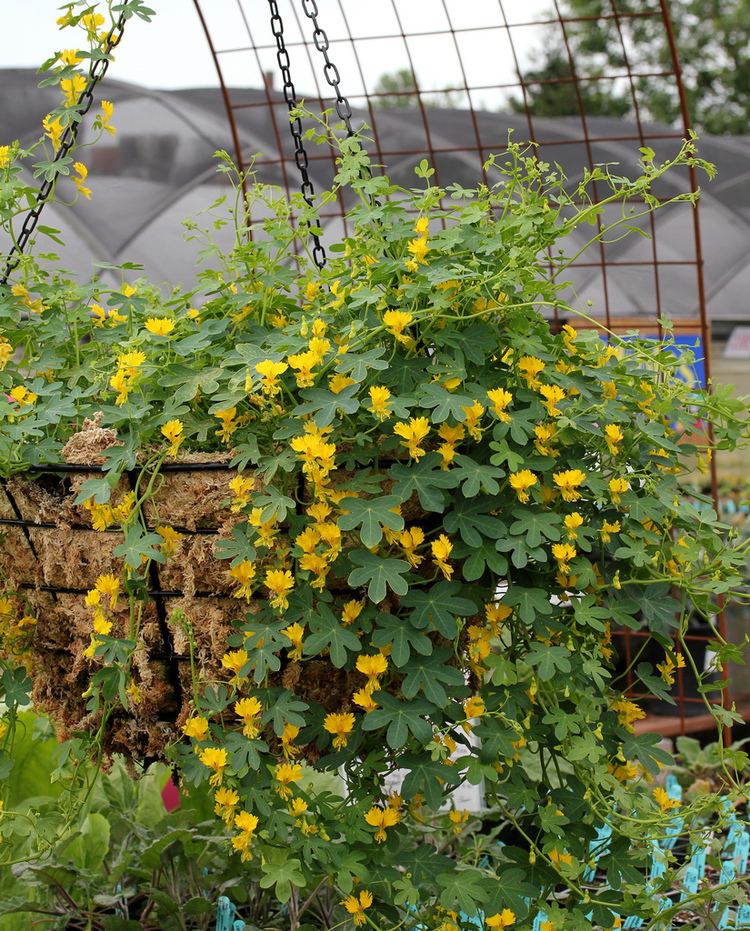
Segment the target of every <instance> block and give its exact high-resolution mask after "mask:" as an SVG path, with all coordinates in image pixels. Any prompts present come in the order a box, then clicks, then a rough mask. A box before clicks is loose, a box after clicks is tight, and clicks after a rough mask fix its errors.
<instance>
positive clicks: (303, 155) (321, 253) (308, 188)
mask: <svg viewBox="0 0 750 931" xmlns="http://www.w3.org/2000/svg"><path fill="white" fill-rule="evenodd" d="M268 6H269V8H270V10H271V32H272V33H273V35H274V38H275V39H276V49H277V51H276V60H277V61H278V63H279V68H280V70H281V77H282V79H283V81H284V100H285V101H286V105H287V109H288V110H289V131H290V132H291V134H292V140H293V141H294V161H295V163H296V165H297V168H298V169H299V173H300V176H301V178H302V185H301V191H302V197H303V199H304V201H305V203H306V204H307V206H308V207H314V206H315V205H314V202H313V198H314V196H315V189H314V188H313V184H312V181H311V180H310V175H309V173H308V168H309V165H310V163H309V161H308V158H307V152H306V151H305V147H304V145H303V144H302V121H301V119H300V118H299V116H297V115H295V112H294V111H295V110H296V108H297V94H296V92H295V90H294V84H293V82H292V74H291V71H290V61H289V52H288V51H287V48H286V45H285V43H284V23H283V21H282V19H281V16H280V15H279V7H278V4H277V2H276V0H268ZM307 225H308V227H309V228H310V236H311V237H312V241H313V249H312V257H313V261H314V262H315V264H316V265H317V266H318V268H323V266H324V265H325V263H326V252H325V249H324V248H323V246H322V244H321V242H320V237H319V236H318V234H317V233H314V232H313V231H312V229H313V225H312V223H311V222H309V221H308V224H307Z"/></svg>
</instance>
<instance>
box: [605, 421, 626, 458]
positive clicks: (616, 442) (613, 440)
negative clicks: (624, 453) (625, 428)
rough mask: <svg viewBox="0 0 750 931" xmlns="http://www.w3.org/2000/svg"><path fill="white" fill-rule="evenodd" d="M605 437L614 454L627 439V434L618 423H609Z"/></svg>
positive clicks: (614, 454)
mask: <svg viewBox="0 0 750 931" xmlns="http://www.w3.org/2000/svg"><path fill="white" fill-rule="evenodd" d="M604 439H605V440H606V441H607V447H608V449H609V451H610V452H611V453H612V455H613V456H616V455H617V454H618V452H619V451H620V443H622V441H623V440H624V439H625V435H624V433H623V432H622V430H621V429H620V428H619V427H618V426H617V424H616V423H608V424H607V425H606V426H605V427H604Z"/></svg>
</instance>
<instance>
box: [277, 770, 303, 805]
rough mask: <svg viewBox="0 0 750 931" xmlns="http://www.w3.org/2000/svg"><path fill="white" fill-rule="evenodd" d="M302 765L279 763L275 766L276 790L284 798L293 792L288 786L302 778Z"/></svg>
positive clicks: (289, 796)
mask: <svg viewBox="0 0 750 931" xmlns="http://www.w3.org/2000/svg"><path fill="white" fill-rule="evenodd" d="M302 775H303V774H302V767H301V766H300V765H299V763H279V764H278V766H277V767H276V770H275V773H274V778H275V779H276V782H278V783H279V785H278V786H277V787H276V791H277V792H278V794H279V795H280V796H281V798H283V799H284V800H286V799H289V798H291V797H292V795H293V794H294V793H293V792H292V790H291V789H290V788H289V786H290V785H292V784H293V783H296V782H299V781H300V779H302Z"/></svg>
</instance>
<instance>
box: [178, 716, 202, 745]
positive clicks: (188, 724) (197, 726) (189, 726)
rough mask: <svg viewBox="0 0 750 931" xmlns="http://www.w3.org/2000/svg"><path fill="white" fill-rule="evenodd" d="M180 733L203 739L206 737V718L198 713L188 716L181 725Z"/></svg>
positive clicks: (195, 738)
mask: <svg viewBox="0 0 750 931" xmlns="http://www.w3.org/2000/svg"><path fill="white" fill-rule="evenodd" d="M182 733H183V734H184V735H185V736H186V737H192V738H193V739H194V740H205V739H206V738H207V737H208V720H207V719H206V718H202V717H201V716H200V715H195V716H193V717H192V718H188V719H187V721H185V723H184V724H183V725H182Z"/></svg>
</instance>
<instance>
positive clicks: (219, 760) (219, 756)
mask: <svg viewBox="0 0 750 931" xmlns="http://www.w3.org/2000/svg"><path fill="white" fill-rule="evenodd" d="M198 759H199V760H200V761H201V763H203V765H204V766H205V767H206V768H207V769H212V770H213V773H214V774H213V776H211V778H210V779H209V780H208V784H209V785H210V786H213V787H216V786H220V785H221V780H222V779H223V777H224V769H225V767H226V765H227V751H226V750H225V749H224V748H223V747H205V748H204V749H203V750H201V751H200V753H199V754H198Z"/></svg>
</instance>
